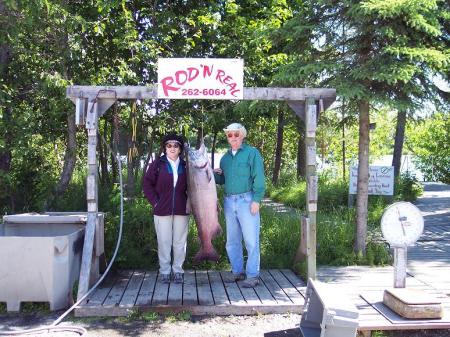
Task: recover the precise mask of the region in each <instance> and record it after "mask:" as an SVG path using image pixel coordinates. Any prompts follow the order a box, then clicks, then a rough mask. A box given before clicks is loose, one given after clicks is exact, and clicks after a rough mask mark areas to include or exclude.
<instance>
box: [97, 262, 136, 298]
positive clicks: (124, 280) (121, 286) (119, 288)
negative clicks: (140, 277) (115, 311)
mask: <svg viewBox="0 0 450 337" xmlns="http://www.w3.org/2000/svg"><path fill="white" fill-rule="evenodd" d="M119 273H120V275H119V276H118V278H117V281H116V283H114V286H113V287H112V289H111V291H110V292H109V294H108V296H107V297H106V299H105V301H104V302H103V306H104V307H113V306H115V305H117V304H119V303H120V300H121V299H122V296H123V293H124V292H125V289H126V288H127V285H128V282H129V281H130V277H131V276H132V275H133V271H131V270H125V271H120V272H119Z"/></svg>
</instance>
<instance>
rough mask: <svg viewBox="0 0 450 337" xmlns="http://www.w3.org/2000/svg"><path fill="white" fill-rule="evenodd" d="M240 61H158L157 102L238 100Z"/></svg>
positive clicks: (240, 95)
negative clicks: (168, 100)
mask: <svg viewBox="0 0 450 337" xmlns="http://www.w3.org/2000/svg"><path fill="white" fill-rule="evenodd" d="M243 95H244V61H243V60H242V59H208V58H206V59H200V58H167V59H158V98H171V99H242V98H243Z"/></svg>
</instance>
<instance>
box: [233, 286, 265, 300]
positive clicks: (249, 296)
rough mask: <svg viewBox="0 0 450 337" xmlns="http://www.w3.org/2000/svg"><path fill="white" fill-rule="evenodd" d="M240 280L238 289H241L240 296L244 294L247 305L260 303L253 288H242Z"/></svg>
mask: <svg viewBox="0 0 450 337" xmlns="http://www.w3.org/2000/svg"><path fill="white" fill-rule="evenodd" d="M241 284H242V282H238V286H239V289H240V290H241V294H242V296H244V299H245V301H246V302H247V305H261V304H262V302H261V300H260V299H259V297H258V295H257V294H256V291H255V289H254V288H244V287H242V286H241Z"/></svg>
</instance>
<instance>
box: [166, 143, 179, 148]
mask: <svg viewBox="0 0 450 337" xmlns="http://www.w3.org/2000/svg"><path fill="white" fill-rule="evenodd" d="M166 147H167V148H168V149H170V148H172V147H174V148H175V149H178V148H179V147H180V145H179V144H178V143H173V144H170V143H167V144H166Z"/></svg>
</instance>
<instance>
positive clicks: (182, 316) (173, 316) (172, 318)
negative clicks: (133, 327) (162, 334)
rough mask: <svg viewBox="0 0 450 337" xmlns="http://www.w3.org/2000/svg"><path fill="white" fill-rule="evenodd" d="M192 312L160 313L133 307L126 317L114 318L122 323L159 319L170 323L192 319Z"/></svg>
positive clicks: (153, 321) (156, 320)
mask: <svg viewBox="0 0 450 337" xmlns="http://www.w3.org/2000/svg"><path fill="white" fill-rule="evenodd" d="M191 317H192V314H191V312H190V311H181V312H178V313H174V312H167V313H165V314H159V313H157V312H154V311H144V312H143V311H140V310H139V309H132V310H130V312H129V313H128V315H127V316H126V317H118V318H113V320H114V319H117V320H118V321H119V322H121V323H130V322H136V321H144V322H152V323H155V322H158V321H164V320H165V321H167V322H169V323H172V322H179V321H190V320H191Z"/></svg>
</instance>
